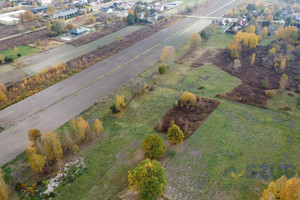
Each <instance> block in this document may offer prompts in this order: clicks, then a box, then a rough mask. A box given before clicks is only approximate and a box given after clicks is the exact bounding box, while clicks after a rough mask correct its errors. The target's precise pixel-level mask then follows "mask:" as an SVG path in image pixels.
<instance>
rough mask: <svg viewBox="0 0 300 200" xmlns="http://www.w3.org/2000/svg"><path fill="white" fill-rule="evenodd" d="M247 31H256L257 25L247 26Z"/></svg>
mask: <svg viewBox="0 0 300 200" xmlns="http://www.w3.org/2000/svg"><path fill="white" fill-rule="evenodd" d="M246 32H247V33H255V26H254V25H251V26H248V27H247V28H246Z"/></svg>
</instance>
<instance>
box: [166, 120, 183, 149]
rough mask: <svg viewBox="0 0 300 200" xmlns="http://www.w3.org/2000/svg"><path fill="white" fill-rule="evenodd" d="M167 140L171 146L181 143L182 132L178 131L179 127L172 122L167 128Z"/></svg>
mask: <svg viewBox="0 0 300 200" xmlns="http://www.w3.org/2000/svg"><path fill="white" fill-rule="evenodd" d="M167 136H168V140H169V141H170V142H171V143H172V144H177V143H182V142H183V138H184V135H183V132H182V131H181V130H180V128H179V126H177V125H176V124H175V123H174V121H171V123H170V126H169V128H168V133H167Z"/></svg>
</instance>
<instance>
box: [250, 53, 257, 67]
mask: <svg viewBox="0 0 300 200" xmlns="http://www.w3.org/2000/svg"><path fill="white" fill-rule="evenodd" d="M255 56H256V54H255V53H253V54H252V57H251V65H253V64H254V63H255Z"/></svg>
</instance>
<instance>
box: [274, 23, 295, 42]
mask: <svg viewBox="0 0 300 200" xmlns="http://www.w3.org/2000/svg"><path fill="white" fill-rule="evenodd" d="M276 39H277V40H285V41H289V42H292V41H296V40H297V39H298V31H297V27H294V26H285V27H284V28H283V26H281V27H279V28H278V30H277V32H276Z"/></svg>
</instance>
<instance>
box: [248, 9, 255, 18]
mask: <svg viewBox="0 0 300 200" xmlns="http://www.w3.org/2000/svg"><path fill="white" fill-rule="evenodd" d="M256 16H257V11H256V10H249V11H248V12H247V17H248V18H251V17H256Z"/></svg>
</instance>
